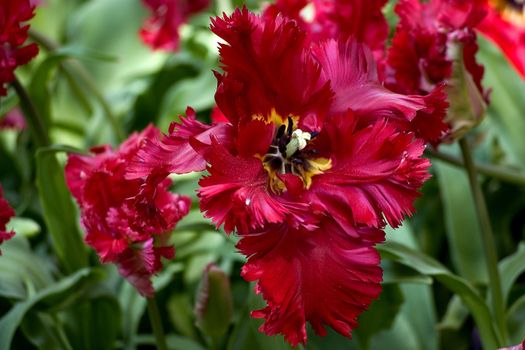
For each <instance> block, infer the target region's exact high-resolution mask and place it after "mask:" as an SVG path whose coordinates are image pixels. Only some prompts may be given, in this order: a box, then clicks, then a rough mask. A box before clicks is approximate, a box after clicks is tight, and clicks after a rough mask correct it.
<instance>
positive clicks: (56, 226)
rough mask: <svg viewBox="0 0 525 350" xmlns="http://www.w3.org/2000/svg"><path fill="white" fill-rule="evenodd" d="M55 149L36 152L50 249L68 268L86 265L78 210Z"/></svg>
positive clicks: (86, 259) (86, 260)
mask: <svg viewBox="0 0 525 350" xmlns="http://www.w3.org/2000/svg"><path fill="white" fill-rule="evenodd" d="M55 152H56V151H55V150H54V149H40V150H39V151H38V152H37V156H36V167H37V186H38V189H39V196H40V202H41V204H42V209H43V212H44V219H45V222H46V225H47V228H48V231H49V234H50V236H51V241H52V244H53V249H54V250H55V253H56V255H57V256H58V258H59V260H60V262H61V264H62V266H63V267H64V268H65V270H66V271H68V272H70V273H71V272H73V271H76V270H79V269H81V268H83V267H85V266H87V265H88V256H87V252H86V247H85V245H84V242H83V241H82V233H81V231H80V228H79V225H78V222H77V210H76V207H75V205H74V204H73V201H72V199H71V194H70V192H69V189H68V188H67V186H66V181H65V177H64V169H63V168H62V166H60V164H59V163H58V160H57V158H56V156H55Z"/></svg>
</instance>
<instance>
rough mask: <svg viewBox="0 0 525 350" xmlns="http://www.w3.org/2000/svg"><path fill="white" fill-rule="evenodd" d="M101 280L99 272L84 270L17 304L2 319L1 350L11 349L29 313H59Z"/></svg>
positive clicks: (0, 329) (0, 327)
mask: <svg viewBox="0 0 525 350" xmlns="http://www.w3.org/2000/svg"><path fill="white" fill-rule="evenodd" d="M101 278H102V274H101V273H100V271H99V270H94V269H82V270H80V271H77V272H76V273H74V274H72V275H70V276H68V277H66V278H64V279H62V280H60V281H58V282H57V283H55V284H54V285H51V286H49V287H47V288H45V289H42V290H41V291H39V292H37V293H36V294H35V295H33V296H32V297H31V298H29V299H27V300H25V301H22V302H19V303H17V304H15V305H14V306H13V307H12V308H11V310H9V312H8V313H7V314H6V315H5V316H3V317H2V319H0V349H10V346H11V341H12V339H13V336H14V334H15V331H16V329H17V328H18V326H19V325H20V323H21V322H22V320H23V319H24V316H25V315H26V314H27V313H28V312H29V311H31V310H35V311H36V310H38V311H40V312H55V311H58V310H60V309H61V308H64V307H65V306H67V305H71V304H72V303H73V302H75V301H76V300H78V298H79V297H81V296H82V295H83V293H84V291H85V289H86V288H87V287H89V286H90V285H92V284H94V283H96V282H97V281H99V280H100V279H101Z"/></svg>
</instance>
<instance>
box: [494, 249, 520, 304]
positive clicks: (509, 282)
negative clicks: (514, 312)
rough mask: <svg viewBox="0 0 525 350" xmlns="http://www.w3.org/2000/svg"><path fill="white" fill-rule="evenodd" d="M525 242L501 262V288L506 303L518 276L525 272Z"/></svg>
mask: <svg viewBox="0 0 525 350" xmlns="http://www.w3.org/2000/svg"><path fill="white" fill-rule="evenodd" d="M524 262H525V243H524V242H521V243H520V244H519V245H518V251H517V252H516V253H514V254H512V255H510V256H508V257H506V258H505V259H503V260H502V261H500V263H499V266H498V267H499V271H500V276H501V288H502V293H503V301H504V303H505V305H506V304H507V300H508V297H509V293H510V290H511V289H512V286H513V285H514V283H515V282H516V280H517V279H518V277H519V276H520V275H521V274H522V273H524V272H525V263H524Z"/></svg>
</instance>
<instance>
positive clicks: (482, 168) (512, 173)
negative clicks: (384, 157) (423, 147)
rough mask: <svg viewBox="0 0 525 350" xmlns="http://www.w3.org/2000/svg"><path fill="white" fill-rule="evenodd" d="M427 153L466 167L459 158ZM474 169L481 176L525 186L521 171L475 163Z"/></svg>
mask: <svg viewBox="0 0 525 350" xmlns="http://www.w3.org/2000/svg"><path fill="white" fill-rule="evenodd" d="M427 153H428V154H429V155H430V156H432V157H434V158H436V159H439V160H442V161H444V162H447V163H449V164H452V165H455V166H458V167H465V162H464V161H463V160H462V159H460V158H457V157H454V156H452V155H449V154H445V153H442V152H439V151H436V150H432V149H429V150H427ZM474 167H475V168H476V171H477V172H478V173H480V174H483V175H486V176H490V177H492V178H495V179H498V180H501V181H505V182H508V183H512V184H515V185H520V186H523V185H525V174H523V173H522V172H520V171H517V170H514V169H510V168H505V167H501V166H497V165H490V164H482V163H474Z"/></svg>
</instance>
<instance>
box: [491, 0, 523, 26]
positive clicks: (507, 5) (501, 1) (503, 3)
mask: <svg viewBox="0 0 525 350" xmlns="http://www.w3.org/2000/svg"><path fill="white" fill-rule="evenodd" d="M489 4H490V5H491V6H492V7H493V8H494V9H496V11H498V12H500V13H501V17H503V18H504V19H505V20H506V21H509V22H511V23H513V24H514V25H517V26H520V27H525V0H489Z"/></svg>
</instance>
